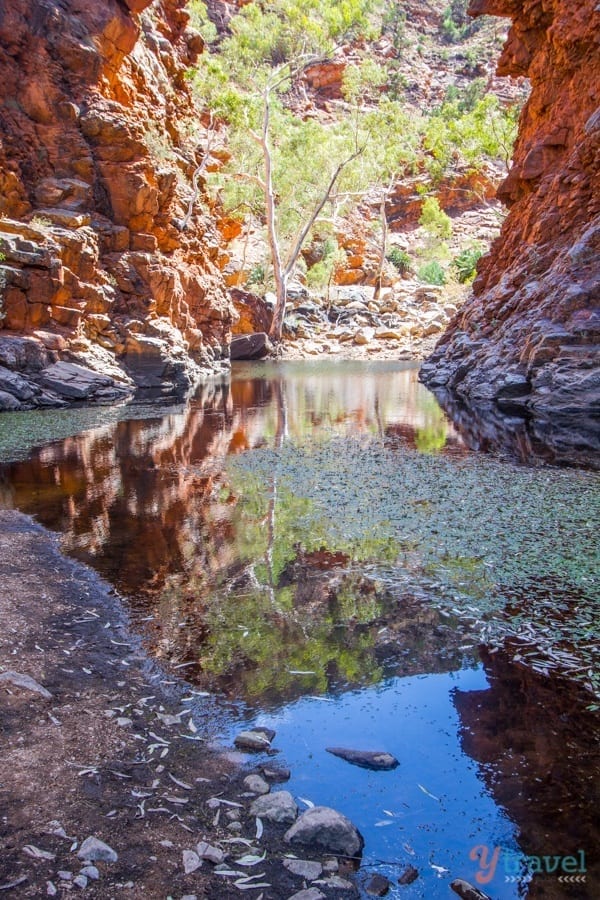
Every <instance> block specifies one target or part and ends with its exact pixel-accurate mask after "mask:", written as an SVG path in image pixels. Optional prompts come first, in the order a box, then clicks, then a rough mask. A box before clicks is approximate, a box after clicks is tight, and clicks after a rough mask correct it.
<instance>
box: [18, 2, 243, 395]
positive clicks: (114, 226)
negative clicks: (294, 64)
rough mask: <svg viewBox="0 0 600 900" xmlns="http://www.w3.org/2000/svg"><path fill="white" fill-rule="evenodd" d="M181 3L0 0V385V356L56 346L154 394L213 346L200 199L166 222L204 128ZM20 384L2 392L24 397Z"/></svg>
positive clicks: (54, 350) (183, 192) (38, 360)
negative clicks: (190, 76) (191, 81)
mask: <svg viewBox="0 0 600 900" xmlns="http://www.w3.org/2000/svg"><path fill="white" fill-rule="evenodd" d="M184 6H185V0H155V2H153V3H150V0H103V2H102V3H97V2H94V0H10V2H9V3H2V2H0V84H2V94H1V95H0V104H1V105H0V123H1V131H0V252H1V253H2V254H3V256H4V259H3V260H0V263H1V268H0V297H1V298H2V299H1V301H0V304H1V308H0V314H1V316H2V320H1V321H0V328H1V329H2V330H0V369H3V367H4V369H3V371H4V380H3V379H2V371H0V393H2V392H4V393H5V394H6V392H7V391H9V392H10V390H11V385H13V387H14V377H16V376H14V375H13V381H12V382H11V381H10V378H9V376H7V375H6V371H5V370H6V368H7V367H8V368H12V369H13V372H14V370H15V369H17V370H19V369H22V370H29V371H30V370H31V368H32V365H33V367H34V368H35V367H37V368H43V367H44V366H47V365H48V364H49V363H52V361H53V360H54V359H56V357H57V356H61V357H63V358H67V359H71V360H75V361H80V362H82V363H83V364H84V365H89V366H91V367H92V368H96V369H99V370H102V371H104V372H109V373H110V374H112V375H114V376H116V378H117V379H120V380H125V381H128V380H129V382H130V383H131V382H132V383H133V384H134V385H137V386H141V387H152V388H158V389H163V390H165V389H168V388H169V387H170V386H172V385H177V386H178V387H185V386H186V385H188V384H189V383H191V381H192V380H193V378H194V377H195V376H196V375H197V374H198V373H199V372H200V371H201V370H203V369H211V368H215V367H218V366H220V365H221V364H222V361H223V360H225V359H226V357H227V352H228V351H227V348H228V343H229V338H230V335H229V325H230V322H231V317H232V314H233V313H232V310H231V308H230V306H229V302H228V300H227V298H226V295H225V293H224V291H223V289H222V282H221V277H220V274H219V269H218V267H217V265H216V257H217V255H218V252H219V251H218V237H217V234H216V231H215V229H214V227H213V224H212V223H211V221H210V219H209V218H208V216H207V215H206V214H204V213H203V211H202V203H201V201H202V197H201V196H200V198H196V202H195V203H194V205H193V214H192V216H191V218H190V219H189V224H188V226H187V227H186V228H185V230H182V228H181V224H182V220H183V219H184V218H185V216H186V214H187V213H188V210H189V208H190V202H191V201H192V200H193V199H194V192H193V176H194V172H195V170H196V168H197V166H198V164H199V163H200V162H201V160H202V149H201V148H202V145H203V137H204V135H203V129H202V126H201V124H200V122H199V120H198V116H197V113H196V112H195V110H194V108H193V105H192V100H191V96H190V93H189V91H188V88H187V85H186V81H185V70H186V68H187V67H188V66H189V65H191V64H192V63H193V62H194V61H195V59H196V58H197V55H198V53H200V52H201V51H202V48H203V42H202V38H201V37H200V35H199V34H197V33H195V32H193V31H192V30H190V29H189V28H188V14H187V13H186V11H185V9H184V8H183V7H184ZM147 7H148V8H147ZM21 335H27V336H28V339H27V341H26V342H25V343H26V349H25V350H24V349H23V347H24V344H23V339H22V338H21V337H20V336H21ZM30 387H31V386H30ZM33 391H34V396H29V397H26V398H25V399H24V398H23V397H19V391H18V390H17V392H16V396H17V399H18V400H20V402H21V403H23V402H25V403H26V405H35V403H36V402H37V401H38V400H39V399H40V398H39V394H38V393H36V388H35V385H34V386H33ZM27 392H28V389H27V388H26V387H23V386H21V394H24V393H25V394H26V393H27ZM5 399H6V398H5ZM1 407H2V403H0V408H1ZM6 407H8V408H11V407H14V404H11V403H10V402H9V401H7V402H6V404H5V407H4V408H6Z"/></svg>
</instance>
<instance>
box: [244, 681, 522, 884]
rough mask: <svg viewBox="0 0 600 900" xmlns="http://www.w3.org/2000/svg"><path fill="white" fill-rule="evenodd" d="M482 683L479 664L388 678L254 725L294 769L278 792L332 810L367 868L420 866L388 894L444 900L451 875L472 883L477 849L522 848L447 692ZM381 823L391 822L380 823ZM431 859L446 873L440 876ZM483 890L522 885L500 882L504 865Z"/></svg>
mask: <svg viewBox="0 0 600 900" xmlns="http://www.w3.org/2000/svg"><path fill="white" fill-rule="evenodd" d="M299 677H301V676H299ZM487 686H488V683H487V680H486V677H485V674H484V672H483V669H482V668H478V669H463V670H462V671H458V672H452V673H450V674H446V673H445V674H438V675H424V676H414V677H409V678H394V679H391V680H389V681H387V682H384V683H382V684H379V685H378V686H377V687H373V688H366V689H363V690H359V691H355V692H351V693H346V694H343V695H341V696H336V697H335V698H329V699H330V700H334V702H327V700H317V699H311V698H310V697H308V698H304V699H302V700H299V701H297V702H295V703H293V704H290V705H289V706H286V707H283V708H282V709H281V710H279V711H278V712H276V713H273V714H269V715H266V714H263V715H261V716H259V717H258V718H257V719H255V720H254V722H255V723H259V724H261V725H268V726H269V727H272V728H274V729H275V730H276V731H277V736H276V738H275V740H274V743H273V746H275V747H276V748H277V749H279V750H281V752H282V759H285V762H286V763H287V764H289V766H290V768H291V770H292V779H291V781H290V782H288V784H286V785H281V786H280V787H281V788H285V789H289V790H290V791H291V792H292V794H293V795H294V796H295V797H296V799H297V800H298V798H300V797H304V798H306V799H308V800H311V801H312V802H313V803H315V805H317V806H331V807H333V808H334V809H337V810H339V811H340V812H343V813H344V814H345V815H347V816H348V817H349V818H350V819H351V820H352V821H353V822H354V823H355V824H356V825H357V827H358V828H359V830H360V831H361V833H362V834H363V837H364V838H365V841H366V846H365V851H364V856H363V865H364V867H366V868H365V869H364V871H366V872H373V871H379V872H382V873H383V874H385V875H387V876H388V877H389V878H390V880H392V882H393V883H394V884H396V883H397V879H398V877H399V876H400V875H401V874H402V872H403V871H404V869H405V868H406V866H408V865H413V866H415V867H416V868H417V869H418V870H419V873H420V878H419V879H418V880H417V881H415V882H414V883H413V884H412V885H410V886H402V887H397V886H396V887H395V888H394V889H392V891H391V893H390V894H389V895H388V896H391V897H394V896H397V897H400V896H401V897H407V898H416V897H427V898H428V900H435V898H438V897H439V898H442V897H443V898H447V897H448V896H450V891H449V884H450V881H452V880H453V879H454V878H464V879H466V880H468V881H470V882H471V883H475V874H476V872H477V864H476V863H474V862H472V861H471V860H469V851H470V849H471V848H472V847H473V846H475V845H478V844H487V846H488V847H490V848H491V850H493V848H494V847H495V846H503V847H508V848H512V849H513V850H515V851H517V850H518V847H517V844H516V842H515V837H514V835H515V827H514V825H513V824H512V823H511V822H510V820H509V819H508V818H507V817H506V815H505V814H504V813H503V812H502V811H501V810H500V809H499V808H498V807H497V806H496V805H495V803H494V801H493V799H492V798H491V797H490V795H489V793H488V792H487V790H486V788H485V786H484V784H483V782H482V781H481V780H480V778H478V775H477V766H476V764H475V763H474V762H473V760H471V759H470V757H468V756H466V755H465V754H464V753H463V752H462V750H461V746H460V740H459V719H458V715H457V713H456V710H455V707H454V704H453V702H452V692H453V691H454V690H456V689H458V690H461V691H470V690H476V691H479V690H484V689H485V688H486V687H487ZM330 746H341V747H349V748H353V749H363V750H369V749H370V750H386V751H388V752H389V753H393V754H394V755H395V756H396V757H397V759H398V760H399V761H400V765H399V766H398V767H397V768H396V769H394V770H393V771H389V772H371V771H368V770H366V769H361V768H359V767H357V766H353V765H350V764H349V763H347V762H345V761H344V760H341V759H338V758H336V757H334V756H332V755H331V754H329V753H327V752H326V750H325V748H326V747H330ZM419 785H421V786H422V788H424V789H425V791H427V792H429V793H425V791H424V790H422V788H421V787H419ZM275 789H276V790H277V789H278V787H276V788H275ZM430 794H433V795H434V797H435V798H438V799H434V797H432V796H430ZM299 806H300V807H301V808H305V807H304V806H303V804H302V803H301V802H299ZM386 811H387V812H386ZM389 813H393V816H390V815H389ZM382 822H385V823H387V824H385V825H382V824H377V823H382ZM403 845H407V846H408V847H410V848H412V850H413V851H414V855H412V854H411V853H410V852H409V851H408V850H407V849H405V847H404V846H403ZM382 861H385V863H389V864H391V865H386V864H382ZM432 863H433V864H434V865H436V866H441V867H444V868H446V869H448V870H449V871H448V873H444V874H441V876H440V875H439V874H438V873H437V872H436V870H435V869H433V868H432V866H431V864H432ZM486 890H489V891H491V893H492V895H493V896H494V898H495V900H508V898H514V897H517V896H518V886H517V885H513V884H506V883H505V882H504V874H503V872H501V871H500V867H499V870H498V873H497V875H496V877H495V879H494V880H493V881H492V883H491V884H490V885H488V886H487V887H486Z"/></svg>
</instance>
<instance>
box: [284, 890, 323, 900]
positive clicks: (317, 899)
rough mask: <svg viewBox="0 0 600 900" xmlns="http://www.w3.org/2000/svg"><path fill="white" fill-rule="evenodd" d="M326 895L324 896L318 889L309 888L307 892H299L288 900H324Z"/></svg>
mask: <svg viewBox="0 0 600 900" xmlns="http://www.w3.org/2000/svg"><path fill="white" fill-rule="evenodd" d="M324 898H325V894H322V893H321V891H320V890H319V889H318V888H307V890H305V891H298V893H297V894H292V896H291V897H288V900H324Z"/></svg>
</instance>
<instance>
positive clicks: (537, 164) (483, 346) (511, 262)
mask: <svg viewBox="0 0 600 900" xmlns="http://www.w3.org/2000/svg"><path fill="white" fill-rule="evenodd" d="M470 11H471V14H473V15H481V14H486V13H487V14H492V15H501V16H510V17H511V18H512V19H513V25H512V28H511V31H510V33H509V37H508V40H507V43H506V46H505V48H504V52H503V54H502V56H501V59H500V62H499V68H498V72H499V74H502V75H527V76H528V77H529V78H530V80H531V85H532V92H531V96H530V98H529V100H528V102H527V104H526V106H525V108H524V110H523V113H522V116H521V122H520V129H519V136H518V139H517V143H516V148H515V154H514V162H513V166H512V169H511V170H510V173H509V175H508V177H507V178H506V180H505V181H504V182H503V183H502V185H501V186H500V189H499V192H498V195H499V197H500V198H501V199H502V200H503V201H504V202H505V203H506V204H507V205H508V206H509V207H510V213H509V215H508V217H507V219H506V221H505V223H504V225H503V228H502V231H501V234H500V237H499V238H498V239H497V240H496V241H495V243H494V244H493V246H492V251H491V253H490V254H489V255H488V256H487V257H486V258H484V259H483V260H482V262H481V263H480V267H479V274H478V277H477V279H476V281H475V283H474V286H473V295H472V297H471V299H470V300H469V301H468V302H467V304H466V305H465V306H464V307H463V308H462V310H461V311H460V312H459V313H458V314H457V315H456V316H455V318H454V319H453V321H452V323H451V325H450V327H449V329H448V331H447V332H446V334H445V335H444V336H443V337H442V339H441V340H440V342H439V344H438V345H437V347H436V350H435V351H434V353H433V355H432V356H431V357H430V359H429V360H428V361H427V362H426V364H425V366H424V367H423V371H422V377H423V380H424V381H425V383H426V384H428V385H430V386H432V387H433V388H434V389H437V390H439V391H441V392H442V394H443V392H444V391H446V392H448V394H449V395H451V396H454V397H458V398H460V399H461V400H462V401H465V402H466V403H467V404H469V405H471V406H475V407H481V406H485V404H489V405H490V406H492V405H496V406H498V405H499V406H500V407H501V408H505V409H508V410H509V411H510V412H511V413H512V414H513V415H514V414H515V413H517V414H520V415H521V416H525V415H527V416H533V417H534V418H537V417H541V418H546V419H548V418H549V417H552V418H553V420H557V419H560V418H567V419H569V418H573V419H574V420H577V421H578V423H579V425H580V426H581V425H582V423H583V422H584V420H586V419H587V422H586V423H585V424H586V426H587V431H588V433H589V434H590V435H591V437H590V438H589V440H590V441H591V442H592V444H593V443H594V441H596V442H598V417H599V415H600V363H599V354H598V334H599V333H600V308H599V302H598V301H599V298H600V267H599V266H598V259H599V253H600V109H599V108H598V107H599V103H600V55H599V54H598V34H599V33H600V7H599V6H598V3H597V2H596V0H580V2H578V3H572V2H570V0H544V2H542V0H527V2H517V0H473V2H472V3H471V7H470ZM594 432H595V434H596V437H594V436H593V435H594ZM580 441H581V429H580V433H579V436H578V437H577V442H578V443H580ZM573 442H574V443H575V439H573Z"/></svg>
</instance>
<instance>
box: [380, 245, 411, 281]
mask: <svg viewBox="0 0 600 900" xmlns="http://www.w3.org/2000/svg"><path fill="white" fill-rule="evenodd" d="M386 259H387V260H389V262H391V264H392V265H393V266H395V267H396V269H397V270H398V271H399V272H400V274H401V275H403V274H404V273H405V272H409V271H410V269H411V259H410V256H409V255H408V253H407V252H406V250H401V249H400V247H392V248H391V249H390V251H389V253H388V254H387V255H386Z"/></svg>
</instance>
